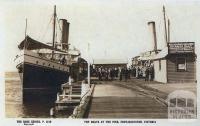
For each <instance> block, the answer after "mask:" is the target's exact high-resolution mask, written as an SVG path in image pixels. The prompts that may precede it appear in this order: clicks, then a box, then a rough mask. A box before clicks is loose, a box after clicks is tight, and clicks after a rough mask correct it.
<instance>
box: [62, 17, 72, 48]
mask: <svg viewBox="0 0 200 126" xmlns="http://www.w3.org/2000/svg"><path fill="white" fill-rule="evenodd" d="M60 23H61V32H62V33H61V45H62V49H64V50H68V49H69V43H68V39H69V24H70V23H69V22H67V20H66V19H60Z"/></svg>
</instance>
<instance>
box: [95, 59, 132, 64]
mask: <svg viewBox="0 0 200 126" xmlns="http://www.w3.org/2000/svg"><path fill="white" fill-rule="evenodd" d="M93 64H128V61H127V59H94V60H93Z"/></svg>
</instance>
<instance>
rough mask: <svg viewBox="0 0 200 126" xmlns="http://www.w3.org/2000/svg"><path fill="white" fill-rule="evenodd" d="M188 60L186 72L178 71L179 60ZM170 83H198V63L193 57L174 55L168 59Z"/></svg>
mask: <svg viewBox="0 0 200 126" xmlns="http://www.w3.org/2000/svg"><path fill="white" fill-rule="evenodd" d="M180 57H185V58H186V71H182V72H178V71H177V65H176V62H177V58H180ZM167 59H168V60H167V68H168V69H167V73H168V75H167V76H168V82H169V83H187V82H195V81H196V61H195V57H194V56H193V55H172V56H169V57H168V58H167Z"/></svg>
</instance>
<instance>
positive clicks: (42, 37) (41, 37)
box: [39, 15, 53, 39]
mask: <svg viewBox="0 0 200 126" xmlns="http://www.w3.org/2000/svg"><path fill="white" fill-rule="evenodd" d="M52 20H53V15H52V16H51V19H50V21H49V23H48V25H47V27H46V29H45V32H44V34H43V35H42V36H40V37H39V39H44V37H45V36H46V33H47V30H48V27H49V25H50V23H51V22H52Z"/></svg>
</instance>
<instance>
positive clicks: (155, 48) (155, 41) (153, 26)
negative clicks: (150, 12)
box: [148, 21, 157, 53]
mask: <svg viewBox="0 0 200 126" xmlns="http://www.w3.org/2000/svg"><path fill="white" fill-rule="evenodd" d="M148 25H151V26H152V29H153V38H154V51H155V52H156V53H157V37H156V25H155V22H154V21H150V22H148Z"/></svg>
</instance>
